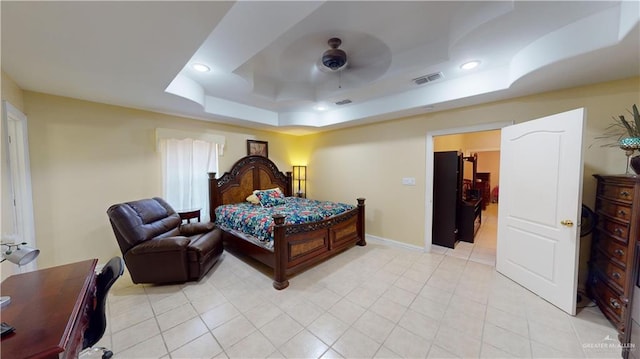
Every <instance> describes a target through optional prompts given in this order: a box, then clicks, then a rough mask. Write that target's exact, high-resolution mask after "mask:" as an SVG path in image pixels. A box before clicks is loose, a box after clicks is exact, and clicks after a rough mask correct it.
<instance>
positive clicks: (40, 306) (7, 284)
mask: <svg viewBox="0 0 640 359" xmlns="http://www.w3.org/2000/svg"><path fill="white" fill-rule="evenodd" d="M97 262H98V260H97V259H90V260H86V261H82V262H77V263H72V264H66V265H62V266H57V267H53V268H47V269H41V270H38V271H34V272H29V273H23V274H16V275H13V276H11V277H9V278H7V279H5V280H4V281H3V282H2V284H1V285H0V292H1V293H2V295H9V296H11V303H9V304H8V305H7V306H5V307H4V308H2V310H1V311H0V317H1V318H2V321H4V322H7V323H8V324H10V325H11V326H13V327H15V328H16V330H15V332H14V333H13V334H9V335H7V336H6V337H3V338H2V341H1V342H0V357H3V358H14V359H21V358H77V357H78V353H79V352H80V350H82V339H83V335H84V331H85V329H86V328H87V325H88V323H89V317H88V315H89V313H90V311H91V310H92V308H93V299H94V296H95V277H96V275H95V268H96V263H97Z"/></svg>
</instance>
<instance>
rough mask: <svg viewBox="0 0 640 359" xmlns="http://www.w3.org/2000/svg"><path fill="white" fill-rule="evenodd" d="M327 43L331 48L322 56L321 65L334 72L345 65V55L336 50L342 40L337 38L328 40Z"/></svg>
mask: <svg viewBox="0 0 640 359" xmlns="http://www.w3.org/2000/svg"><path fill="white" fill-rule="evenodd" d="M327 43H328V44H329V46H330V47H331V48H330V49H329V50H327V51H325V52H324V53H323V54H322V64H323V65H324V66H326V67H328V68H329V69H331V70H332V71H336V70H338V69H340V68H342V67H343V66H344V65H346V63H347V53H346V52H344V51H342V50H340V49H338V47H339V46H340V44H342V40H340V39H338V38H337V37H333V38H331V39H329V41H328V42H327Z"/></svg>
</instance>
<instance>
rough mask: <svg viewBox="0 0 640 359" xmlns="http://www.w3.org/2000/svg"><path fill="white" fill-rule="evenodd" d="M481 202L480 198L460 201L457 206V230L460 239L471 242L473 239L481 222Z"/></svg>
mask: <svg viewBox="0 0 640 359" xmlns="http://www.w3.org/2000/svg"><path fill="white" fill-rule="evenodd" d="M482 202H483V200H482V199H481V198H480V199H476V200H472V201H462V202H460V206H459V207H458V232H459V239H460V240H461V241H465V242H471V243H473V239H474V238H475V236H476V233H477V232H478V229H480V225H481V224H482Z"/></svg>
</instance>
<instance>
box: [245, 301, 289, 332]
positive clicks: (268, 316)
mask: <svg viewBox="0 0 640 359" xmlns="http://www.w3.org/2000/svg"><path fill="white" fill-rule="evenodd" d="M282 313H284V312H283V311H282V310H281V309H280V308H278V307H276V306H275V305H261V306H258V307H256V308H253V309H251V310H249V311H247V312H245V313H244V316H245V317H247V319H249V321H250V322H251V323H253V325H255V326H256V328H262V327H263V326H264V325H265V324H267V323H269V322H270V321H272V320H273V319H274V318H276V317H277V316H279V315H280V314H282Z"/></svg>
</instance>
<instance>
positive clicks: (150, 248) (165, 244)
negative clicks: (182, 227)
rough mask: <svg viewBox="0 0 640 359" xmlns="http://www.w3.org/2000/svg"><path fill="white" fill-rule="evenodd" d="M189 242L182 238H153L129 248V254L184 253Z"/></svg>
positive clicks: (187, 239)
mask: <svg viewBox="0 0 640 359" xmlns="http://www.w3.org/2000/svg"><path fill="white" fill-rule="evenodd" d="M190 242H191V240H190V239H189V238H187V237H184V236H175V237H164V238H154V239H150V240H148V241H145V242H142V243H140V244H138V245H137V246H135V247H133V248H131V249H130V250H129V253H130V254H133V255H139V254H144V253H159V252H173V251H184V250H186V249H187V247H188V246H189V243H190Z"/></svg>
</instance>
